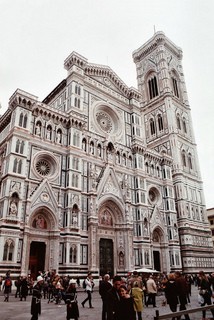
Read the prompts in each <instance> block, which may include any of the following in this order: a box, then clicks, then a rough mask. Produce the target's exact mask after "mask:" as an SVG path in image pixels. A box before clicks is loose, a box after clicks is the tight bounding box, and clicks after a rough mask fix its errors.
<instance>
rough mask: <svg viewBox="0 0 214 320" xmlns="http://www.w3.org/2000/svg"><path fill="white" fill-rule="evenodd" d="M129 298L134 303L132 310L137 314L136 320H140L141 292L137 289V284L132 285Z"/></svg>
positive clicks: (142, 295) (141, 308) (141, 309)
mask: <svg viewBox="0 0 214 320" xmlns="http://www.w3.org/2000/svg"><path fill="white" fill-rule="evenodd" d="M130 294H131V297H132V298H133V302H134V310H135V312H137V316H138V320H142V311H143V300H144V299H143V297H144V294H143V290H142V289H141V288H139V284H138V282H137V281H136V282H134V283H133V288H132V289H131V291H130Z"/></svg>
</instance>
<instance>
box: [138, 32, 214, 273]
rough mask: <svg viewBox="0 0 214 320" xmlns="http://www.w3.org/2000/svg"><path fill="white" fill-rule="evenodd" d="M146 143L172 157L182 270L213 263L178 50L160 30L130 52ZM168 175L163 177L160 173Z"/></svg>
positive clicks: (213, 265)
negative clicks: (140, 96) (139, 95)
mask: <svg viewBox="0 0 214 320" xmlns="http://www.w3.org/2000/svg"><path fill="white" fill-rule="evenodd" d="M133 59H134V62H135V64H136V70H137V82H138V89H139V91H140V92H141V94H142V102H141V115H142V120H143V121H142V123H143V124H144V130H145V136H146V144H147V146H148V147H149V148H151V149H154V150H155V151H157V152H159V153H165V154H167V155H169V156H171V157H172V159H173V167H172V179H173V184H174V193H175V199H176V211H177V219H178V227H179V238H180V245H181V256H182V265H183V270H184V272H198V270H199V268H201V267H203V268H204V269H206V270H207V272H209V271H211V270H212V268H213V267H214V254H213V247H212V239H211V234H210V229H209V225H208V221H207V217H206V213H205V201H204V195H203V185H202V180H201V175H200V168H199V161H198V156H197V148H196V143H195V138H194V132H193V126H192V119H191V110H190V106H189V102H188V96H187V90H186V85H185V79H184V74H183V69H182V50H181V49H180V48H179V47H177V46H176V45H175V44H174V43H173V42H172V41H170V40H169V39H168V38H167V37H166V36H165V34H164V33H163V32H156V33H155V34H154V36H153V37H152V38H151V39H150V40H149V41H147V42H146V43H145V44H144V45H143V46H141V47H140V48H139V49H137V50H135V51H134V53H133ZM163 178H165V179H167V177H163Z"/></svg>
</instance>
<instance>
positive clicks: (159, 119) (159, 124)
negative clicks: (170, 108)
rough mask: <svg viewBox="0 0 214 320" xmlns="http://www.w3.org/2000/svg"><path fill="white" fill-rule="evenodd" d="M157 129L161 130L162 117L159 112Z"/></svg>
mask: <svg viewBox="0 0 214 320" xmlns="http://www.w3.org/2000/svg"><path fill="white" fill-rule="evenodd" d="M158 129H159V131H162V130H163V118H162V115H161V114H159V115H158Z"/></svg>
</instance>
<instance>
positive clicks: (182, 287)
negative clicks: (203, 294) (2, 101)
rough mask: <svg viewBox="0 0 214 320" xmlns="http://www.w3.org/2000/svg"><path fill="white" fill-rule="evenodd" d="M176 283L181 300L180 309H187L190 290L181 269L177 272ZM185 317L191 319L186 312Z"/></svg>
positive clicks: (187, 319)
mask: <svg viewBox="0 0 214 320" xmlns="http://www.w3.org/2000/svg"><path fill="white" fill-rule="evenodd" d="M175 283H176V288H177V294H178V299H179V302H180V311H182V310H186V304H187V293H188V290H187V284H186V280H185V278H184V277H183V276H182V274H181V273H180V271H176V272H175ZM184 317H185V319H186V320H190V318H189V315H188V314H185V315H184Z"/></svg>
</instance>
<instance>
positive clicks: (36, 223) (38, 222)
mask: <svg viewBox="0 0 214 320" xmlns="http://www.w3.org/2000/svg"><path fill="white" fill-rule="evenodd" d="M33 228H36V229H47V222H46V220H45V218H44V217H43V215H41V214H39V215H38V216H37V217H36V218H35V219H34V220H33Z"/></svg>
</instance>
